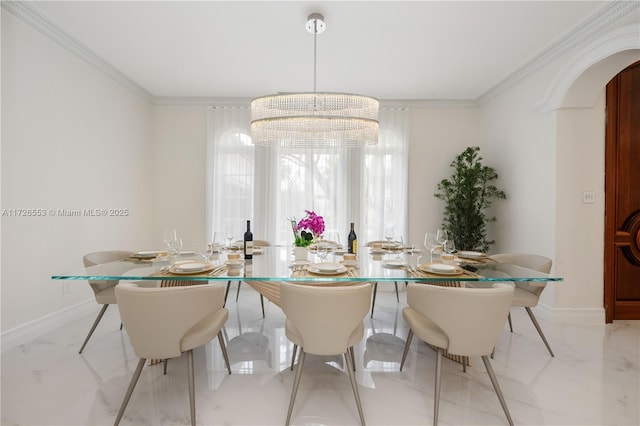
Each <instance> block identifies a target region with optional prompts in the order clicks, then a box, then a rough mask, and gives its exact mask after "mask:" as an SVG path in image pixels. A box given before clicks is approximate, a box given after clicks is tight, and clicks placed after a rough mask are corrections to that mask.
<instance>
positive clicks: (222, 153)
mask: <svg viewBox="0 0 640 426" xmlns="http://www.w3.org/2000/svg"><path fill="white" fill-rule="evenodd" d="M250 121H251V115H250V113H249V110H248V109H247V108H244V107H215V108H209V110H208V112H207V159H206V160H207V182H206V196H207V203H206V208H207V211H206V219H207V229H206V232H207V235H206V237H207V241H212V240H213V233H214V232H222V233H225V232H226V230H227V229H230V230H231V231H232V232H233V234H234V237H235V239H238V238H241V237H242V234H243V233H244V229H246V221H247V220H251V221H253V218H254V214H253V212H254V191H255V184H254V180H255V150H254V146H253V144H252V143H251V131H250V127H249V126H250ZM254 238H256V239H258V237H257V236H256V237H254Z"/></svg>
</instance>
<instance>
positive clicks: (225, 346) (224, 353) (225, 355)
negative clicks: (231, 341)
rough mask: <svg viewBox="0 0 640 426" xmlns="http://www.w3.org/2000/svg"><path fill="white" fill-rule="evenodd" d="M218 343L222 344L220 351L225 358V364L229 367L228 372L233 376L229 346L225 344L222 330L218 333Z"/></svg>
mask: <svg viewBox="0 0 640 426" xmlns="http://www.w3.org/2000/svg"><path fill="white" fill-rule="evenodd" d="M218 343H220V350H221V351H222V356H223V357H224V363H225V364H226V365H227V371H228V372H229V374H231V364H229V354H227V345H225V343H224V335H223V334H222V330H220V331H218Z"/></svg>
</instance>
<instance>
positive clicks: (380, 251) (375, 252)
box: [371, 248, 387, 254]
mask: <svg viewBox="0 0 640 426" xmlns="http://www.w3.org/2000/svg"><path fill="white" fill-rule="evenodd" d="M386 252H387V250H383V249H375V248H372V249H371V254H384V253H386Z"/></svg>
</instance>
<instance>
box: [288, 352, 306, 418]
mask: <svg viewBox="0 0 640 426" xmlns="http://www.w3.org/2000/svg"><path fill="white" fill-rule="evenodd" d="M303 365H304V348H302V349H300V359H299V360H298V366H297V367H296V377H295V379H294V380H293V389H292V390H291V400H290V401H289V411H288V412H287V421H286V422H285V425H286V426H289V423H290V422H291V413H292V412H293V404H294V402H295V401H296V394H297V393H298V385H299V384H300V377H301V376H302V367H303Z"/></svg>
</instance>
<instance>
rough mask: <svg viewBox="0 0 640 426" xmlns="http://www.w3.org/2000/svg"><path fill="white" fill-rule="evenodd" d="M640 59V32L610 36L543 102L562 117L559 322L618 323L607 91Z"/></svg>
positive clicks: (578, 60) (582, 54)
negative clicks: (610, 295) (614, 318)
mask: <svg viewBox="0 0 640 426" xmlns="http://www.w3.org/2000/svg"><path fill="white" fill-rule="evenodd" d="M639 59H640V28H638V27H637V26H627V27H623V28H619V29H618V30H614V31H612V32H611V33H607V34H605V35H603V36H602V37H601V38H599V39H597V40H595V41H594V42H592V43H590V44H589V45H586V46H585V47H583V48H582V49H581V50H580V51H578V52H576V53H575V55H574V56H573V57H571V58H570V59H569V60H568V61H567V62H566V63H565V65H564V66H563V67H562V68H561V69H560V71H559V73H558V74H557V75H556V77H555V79H554V80H553V81H552V82H551V84H550V85H549V87H548V89H547V91H546V92H545V94H544V97H543V98H542V99H541V101H540V102H539V103H538V104H537V109H538V110H539V111H540V112H542V113H547V112H552V111H554V112H555V116H554V117H555V119H556V138H557V139H556V147H557V150H556V156H557V158H556V160H557V163H556V170H557V180H556V191H557V199H556V200H557V204H556V235H555V242H556V247H555V250H556V255H555V256H556V262H555V263H556V268H557V269H556V271H557V272H558V273H559V274H560V275H562V276H564V277H565V283H563V284H562V285H558V286H555V287H554V294H553V296H554V299H553V303H554V306H555V308H556V310H555V312H554V315H555V316H556V318H561V319H562V318H566V319H567V320H569V321H574V320H576V319H577V320H578V321H579V322H592V321H595V322H600V323H601V322H604V321H611V319H609V318H607V317H606V315H605V300H604V299H605V298H604V282H605V280H604V275H605V274H604V263H605V262H604V257H605V256H604V245H605V235H604V234H605V232H604V223H605V215H604V213H605V206H604V198H605V194H604V189H605V188H604V176H605V170H604V167H605V155H604V146H605V124H604V122H605V88H606V85H607V83H608V82H609V81H610V80H611V79H612V78H613V77H614V76H615V75H616V74H618V73H619V72H620V71H622V70H623V69H625V68H626V67H628V66H629V65H630V64H633V63H635V62H637V61H638V60H639ZM584 191H587V192H589V191H595V204H585V201H584V198H583V196H584V195H585V192H584ZM592 193H593V192H592Z"/></svg>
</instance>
